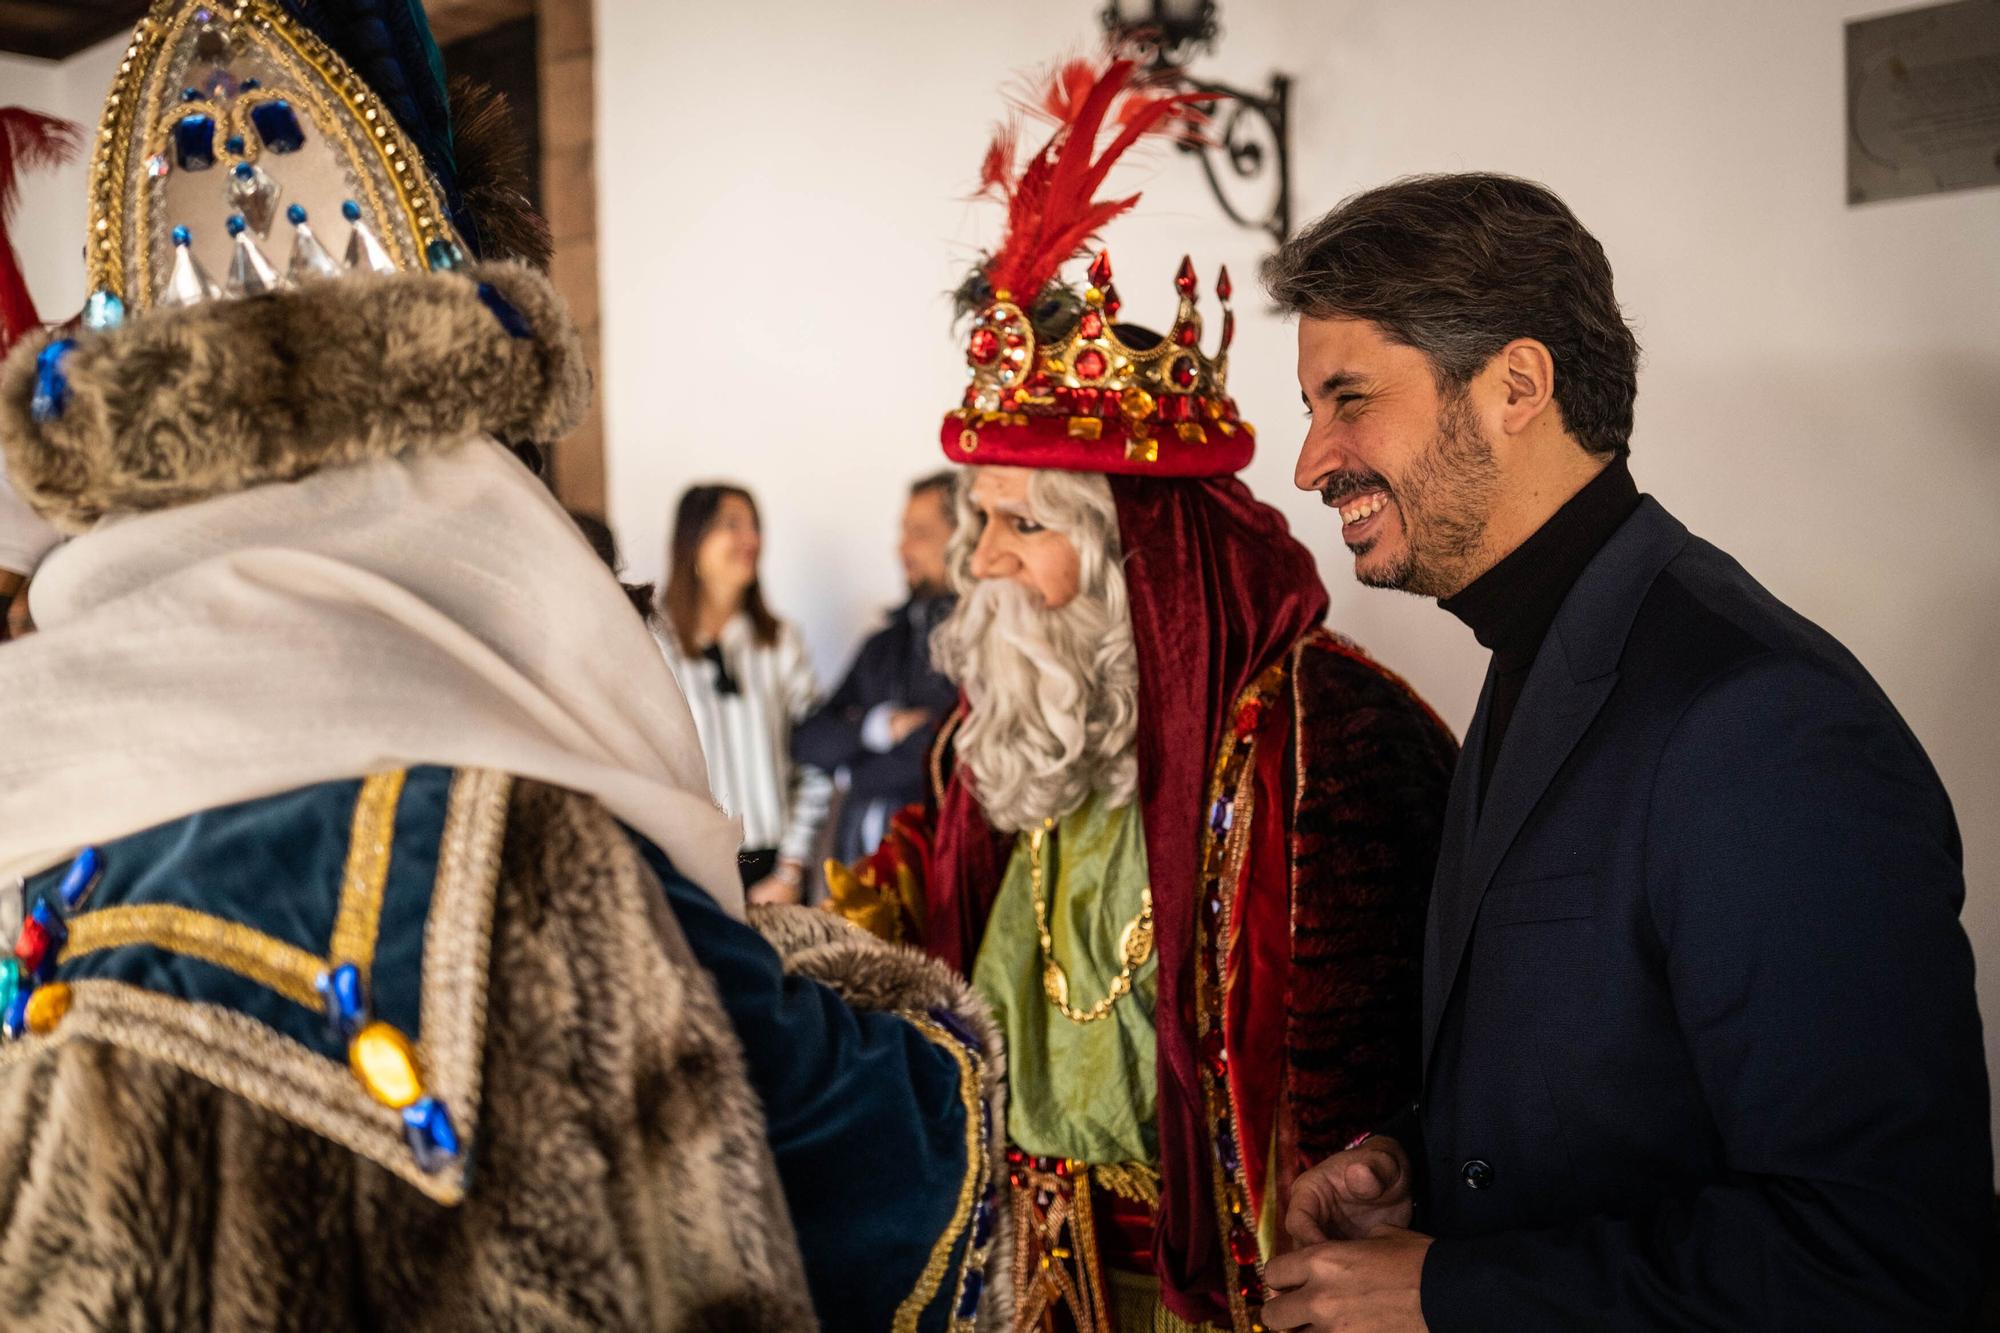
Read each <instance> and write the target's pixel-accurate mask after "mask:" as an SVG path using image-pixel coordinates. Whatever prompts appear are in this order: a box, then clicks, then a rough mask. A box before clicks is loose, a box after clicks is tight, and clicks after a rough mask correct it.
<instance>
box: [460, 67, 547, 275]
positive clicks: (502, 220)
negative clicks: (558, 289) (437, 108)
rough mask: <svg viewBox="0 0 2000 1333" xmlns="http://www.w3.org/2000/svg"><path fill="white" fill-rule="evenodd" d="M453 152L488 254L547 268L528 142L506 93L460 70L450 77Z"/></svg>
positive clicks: (543, 221)
mask: <svg viewBox="0 0 2000 1333" xmlns="http://www.w3.org/2000/svg"><path fill="white" fill-rule="evenodd" d="M451 123H452V142H453V148H454V152H453V156H454V158H455V159H456V161H457V164H458V188H459V193H460V194H461V195H463V196H464V199H465V205H466V208H467V209H468V210H469V211H470V212H471V213H472V215H473V216H474V217H475V218H477V219H478V220H479V235H480V239H481V241H482V242H483V243H484V245H485V258H487V259H518V260H520V261H521V262H523V263H526V264H532V265H534V266H535V267H536V268H539V269H543V270H546V269H547V268H548V266H549V260H550V258H551V256H552V255H553V253H554V249H555V247H554V244H553V242H552V240H551V239H550V236H549V224H548V220H547V219H546V218H544V217H543V216H542V215H541V214H540V213H539V212H537V211H536V210H535V205H534V203H533V202H532V200H531V194H530V182H531V179H532V178H531V177H530V175H529V172H530V171H532V170H533V169H534V164H532V163H530V162H529V161H528V145H527V143H526V142H525V141H524V140H523V139H522V138H521V134H520V131H519V130H518V129H517V128H516V127H515V122H514V117H513V114H512V111H511V108H510V107H509V106H508V104H507V98H506V95H505V94H504V93H501V92H499V91H498V90H496V89H494V88H490V87H488V86H487V85H485V84H483V83H481V82H479V81H478V80H477V79H473V78H468V77H467V76H465V75H463V74H460V75H456V76H454V77H453V78H452V80H451Z"/></svg>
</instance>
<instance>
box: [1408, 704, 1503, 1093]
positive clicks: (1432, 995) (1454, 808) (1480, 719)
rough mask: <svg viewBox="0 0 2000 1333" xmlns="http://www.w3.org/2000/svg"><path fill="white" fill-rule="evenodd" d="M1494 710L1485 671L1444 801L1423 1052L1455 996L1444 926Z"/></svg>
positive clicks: (1468, 837) (1471, 827) (1467, 854)
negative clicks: (1444, 945) (1446, 957)
mask: <svg viewBox="0 0 2000 1333" xmlns="http://www.w3.org/2000/svg"><path fill="white" fill-rule="evenodd" d="M1492 707H1493V669H1492V667H1491V665H1489V666H1488V667H1487V669H1486V683H1485V685H1484V686H1483V687H1481V689H1480V691H1479V706H1478V707H1477V708H1475V709H1473V711H1472V723H1471V725H1470V726H1468V727H1467V728H1466V732H1465V743H1464V744H1463V745H1462V746H1460V747H1459V752H1458V767H1457V768H1456V769H1455V770H1453V772H1452V777H1451V796H1450V798H1449V799H1448V800H1447V801H1446V802H1445V808H1444V836H1443V838H1442V839H1441V840H1440V842H1439V845H1438V861H1437V873H1436V874H1435V876H1433V878H1432V880H1431V906H1430V912H1429V913H1428V916H1427V919H1426V922H1425V929H1424V1033H1425V1039H1424V1051H1425V1053H1426V1055H1428V1053H1429V1051H1430V1034H1431V1033H1433V1032H1435V1031H1436V1029H1437V1019H1438V1016H1439V1015H1441V1014H1442V1013H1443V1012H1444V1002H1445V997H1446V996H1447V995H1448V994H1450V992H1451V977H1450V975H1449V974H1448V973H1446V972H1445V971H1444V961H1443V956H1442V955H1443V950H1442V948H1441V944H1440V942H1441V941H1442V940H1443V939H1444V938H1445V937H1446V936H1448V935H1451V934H1454V933H1455V931H1454V930H1449V929H1447V928H1446V925H1445V922H1446V919H1447V918H1448V917H1450V916H1451V915H1452V907H1453V902H1454V899H1455V898H1456V896H1457V886H1458V885H1459V884H1460V883H1461V882H1462V881H1463V880H1464V878H1465V867H1466V863H1467V862H1468V861H1470V860H1471V858H1472V844H1473V838H1474V836H1475V835H1476V833H1477V832H1478V828H1479V770H1480V767H1481V765H1482V764H1483V763H1484V762H1485V749H1486V728H1487V716H1488V714H1489V713H1490V712H1491V710H1492Z"/></svg>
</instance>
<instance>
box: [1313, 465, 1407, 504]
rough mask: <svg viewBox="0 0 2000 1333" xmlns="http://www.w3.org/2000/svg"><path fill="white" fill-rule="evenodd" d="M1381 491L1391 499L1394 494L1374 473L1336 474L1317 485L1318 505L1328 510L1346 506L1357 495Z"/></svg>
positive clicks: (1387, 484) (1386, 483)
mask: <svg viewBox="0 0 2000 1333" xmlns="http://www.w3.org/2000/svg"><path fill="white" fill-rule="evenodd" d="M1370 491H1381V492H1383V493H1385V494H1386V495H1388V496H1389V497H1390V498H1391V499H1394V498H1395V495H1396V492H1395V491H1394V489H1392V488H1391V487H1390V485H1389V483H1388V482H1386V481H1384V480H1382V478H1381V476H1380V475H1379V474H1377V473H1374V472H1336V473H1334V474H1333V475H1332V476H1330V477H1328V478H1327V479H1326V480H1324V481H1322V482H1321V483H1320V484H1319V499H1320V503H1321V504H1323V505H1325V506H1327V507H1328V508H1329V509H1332V508H1337V507H1338V506H1340V505H1344V504H1346V503H1347V502H1348V501H1349V500H1352V499H1353V498H1354V497H1355V496H1357V495H1366V494H1368V492H1370Z"/></svg>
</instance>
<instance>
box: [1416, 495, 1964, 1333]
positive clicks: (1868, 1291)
mask: <svg viewBox="0 0 2000 1333" xmlns="http://www.w3.org/2000/svg"><path fill="white" fill-rule="evenodd" d="M1487 688H1488V693H1489V695H1490V691H1491V688H1492V687H1491V680H1490V679H1489V681H1488V687H1487ZM1486 709H1487V700H1486V699H1484V698H1482V700H1481V703H1480V709H1479V712H1478V715H1477V716H1476V718H1475V720H1474V722H1473V724H1472V728H1471V731H1470V733H1469V738H1470V739H1469V743H1468V744H1467V745H1466V748H1465V752H1464V754H1463V755H1462V757H1461V759H1460V761H1459V766H1458V773H1457V778H1456V782H1455V786H1454V789H1453V793H1452V797H1451V804H1450V807H1449V809H1448V811H1447V813H1446V822H1445V840H1444V847H1443V850H1442V852H1441V855H1440V859H1439V864H1438V873H1437V881H1436V885H1435V889H1434V891H1433V895H1432V899H1431V916H1430V921H1429V927H1428V934H1427V940H1426V946H1425V959H1424V962H1425V978H1424V1036H1423V1039H1424V1059H1425V1068H1426V1079H1425V1088H1424V1094H1423V1099H1422V1101H1421V1103H1420V1106H1419V1108H1418V1115H1417V1117H1416V1119H1417V1121H1418V1123H1419V1124H1420V1127H1421V1128H1420V1133H1419V1134H1418V1135H1417V1138H1418V1142H1417V1143H1415V1144H1412V1145H1411V1147H1412V1149H1413V1156H1414V1157H1415V1158H1416V1160H1417V1163H1418V1185H1419V1195H1418V1197H1419V1212H1418V1225H1419V1226H1420V1227H1423V1228H1425V1229H1426V1230H1428V1231H1430V1232H1431V1233H1432V1234H1434V1235H1436V1236H1437V1237H1439V1239H1438V1241H1437V1242H1436V1243H1435V1244H1434V1245H1433V1246H1432V1248H1431V1250H1430V1252H1429V1254H1428V1256H1427V1258H1426V1261H1425V1265H1424V1274H1423V1303H1424V1312H1425V1316H1426V1318H1427V1319H1428V1321H1429V1323H1430V1326H1431V1327H1432V1328H1433V1329H1434V1330H1439V1331H1440V1333H1449V1331H1450V1330H1456V1329H1486V1328H1496V1329H1507V1330H1510V1333H1511V1331H1516V1330H1527V1329H1536V1330H1540V1329H1551V1328H1579V1329H1582V1328H1589V1329H1603V1328H1649V1329H1651V1328H1657V1329H1686V1328H1735V1329H1760V1330H1762V1329H1791V1328H1801V1329H1803V1328H1811V1329H1831V1328H1868V1329H1913V1328H1937V1327H1953V1326H1959V1325H1962V1324H1963V1323H1964V1322H1965V1321H1966V1320H1967V1319H1968V1318H1969V1312H1970V1310H1971V1307H1972V1305H1973V1302H1974V1301H1975V1299H1976V1297H1977V1293H1978V1287H1979V1281H1980V1256H1981V1252H1982V1245H1983V1241H1984V1237H1985V1231H1986V1228H1987V1226H1988V1210H1989V1208H1990V1206H1991V1198H1992V1195H1991V1187H1992V1179H1993V1177H1992V1157H1991V1143H1990V1135H1989V1128H1988V1120H1987V1087H1986V1070H1985V1063H1984V1056H1983V1051H1982V1044H1981V1037H1980V1022H1979V1013H1978V1009H1977V1007H1976V1004H1975V999H1974V993H1973V963H1972V953H1971V949H1970V947H1969V946H1968V944H1967V941H1966V938H1965V934H1964V932H1963V931H1962V930H1961V928H1960V926H1959V922H1958V912H1959V907H1960V904H1961V902H1962V900H1963V898H1964V880H1963V876H1962V873H1961V865H1960V847H1959V836H1958V829H1957V825H1956V823H1955V822H1954V820H1953V816H1952V811H1951V805H1950V802H1949V800H1948V799H1947V797H1946V795H1945V792H1944V788H1943V787H1942V785H1941V784H1940V783H1939V781H1938V777H1937V774H1936V772H1935V771H1934V770H1933V769H1932V767H1931V764H1930V762H1929V760H1928V759H1927V758H1926V757H1925V755H1924V752H1923V749H1922V748H1921V747H1920V746H1919V745H1918V743H1917V740H1916V738H1915V736H1913V735H1912V734H1911V733H1910V730H1909V728H1908V727H1907V726H1905V725H1904V723H1903V721H1902V719H1901V717H1899V716H1898V715H1897V712H1896V710H1895V708H1894V706H1893V705H1892V704H1891V703H1890V702H1889V700H1888V698H1887V697H1885V696H1884V695H1883V693H1882V691H1881V689H1880V688H1879V687H1878V686H1877V685H1876V684H1875V682H1874V681H1873V680H1872V679H1870V678H1869V676H1868V674H1867V672H1866V671H1864V670H1863V669H1862V667H1861V665H1860V664H1859V663H1858V662H1856V661H1855V659H1854V658H1853V656H1852V655H1850V654H1849V653H1848V652H1847V651H1846V650H1845V649H1844V648H1842V647H1841V646H1840V644H1839V643H1837V642H1836V641H1835V640H1834V639H1833V638H1832V637H1831V636H1829V635H1828V634H1826V633H1825V632H1824V631H1822V630H1820V629H1819V628H1817V627H1816V626H1814V625H1812V624H1811V623H1810V622H1808V621H1807V620H1805V619H1804V618H1803V617H1801V616H1799V615H1798V614H1797V613H1795V612H1793V611H1791V610H1790V609H1789V608H1787V607H1786V606H1784V605H1783V604H1782V603H1781V602H1779V601H1778V600H1777V599H1776V598H1774V597H1773V596H1772V595H1771V594H1770V593H1768V592H1767V591H1765V590H1764V589H1763V588H1762V587H1761V586H1759V585H1758V583H1757V582H1756V581H1755V580H1754V579H1752V578H1751V577H1750V576H1749V575H1748V574H1747V573H1745V572H1744V571H1743V569H1742V567H1741V566H1739V565H1738V564H1736V562H1735V561H1733V560H1731V559H1730V558H1729V557H1728V556H1726V555H1724V554H1723V553H1722V552H1721V551H1718V550H1717V549H1716V548H1714V547H1713V546H1710V545H1709V544H1708V543H1706V542H1704V541H1701V540H1700V539H1698V538H1695V537H1692V536H1690V535H1689V534H1688V532H1687V529H1686V528H1684V527H1682V526H1681V525H1680V523H1678V522H1677V521H1675V520H1674V518H1673V517H1672V516H1671V515H1669V514H1668V513H1667V512H1666V511H1665V510H1664V509H1662V508H1661V507H1660V506H1659V504H1658V503H1656V502H1655V501H1653V500H1651V499H1650V498H1649V499H1646V500H1644V501H1643V502H1642V503H1641V505H1640V507H1639V509H1638V510H1637V511H1636V512H1635V513H1634V514H1633V515H1632V517H1631V518H1630V519H1629V520H1627V521H1626V523H1625V524H1624V525H1623V526H1622V527H1621V528H1620V529H1619V530H1618V532H1617V533H1616V534H1615V535H1614V536H1613V537H1612V538H1611V540H1610V541H1609V542H1608V543H1607V544H1606V546H1605V547H1604V549H1603V550H1602V551H1601V552H1599V554H1598V555H1597V556H1596V557H1595V558H1594V559H1593V561H1592V562H1591V564H1590V565H1589V566H1588V568H1587V569H1586V570H1585V571H1584V573H1583V575H1582V577H1581V578H1580V579H1579V580H1578V582H1577V584H1576V586H1575V588H1574V589H1573V590H1572V591H1571V592H1570V594H1569V597H1568V598H1567V600H1566V601H1565V602H1564V604H1563V607H1562V610H1561V612H1560V613H1559V615H1558V616H1557V618H1556V621H1555V624H1554V626H1553V628H1552V629H1551V630H1550V632H1549V635H1548V638H1547V640H1546V641H1545V642H1544V644H1543V645H1542V648H1541V652H1540V654H1539V656H1538V657H1537V658H1536V661H1535V664H1534V667H1533V669H1532V671H1531V672H1530V675H1529V677H1528V681H1527V683H1526V685H1525V686H1524V688H1523V692H1522V695H1521V699H1520V703H1519V706H1518V709H1517V711H1516V712H1515V714H1514V717H1513V721H1512V724H1511V726H1510V727H1509V729H1508V731H1507V733H1506V739H1505V742H1504V744H1503V746H1502V748H1501V752H1500V755H1499V759H1498V765H1497V767H1496V769H1495V771H1494V773H1493V777H1492V781H1491V786H1490V788H1489V790H1488V791H1487V793H1486V796H1485V799H1484V801H1483V802H1482V801H1481V800H1480V798H1479V794H1478V786H1479V784H1478V774H1479V771H1480V748H1481V746H1482V744H1483V743H1484V742H1483V738H1484V735H1485V731H1486V725H1485V723H1486Z"/></svg>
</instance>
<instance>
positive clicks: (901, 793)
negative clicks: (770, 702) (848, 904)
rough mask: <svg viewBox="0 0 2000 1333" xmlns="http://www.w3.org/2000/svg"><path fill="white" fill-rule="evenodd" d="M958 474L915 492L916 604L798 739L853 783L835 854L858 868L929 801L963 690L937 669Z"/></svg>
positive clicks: (907, 554)
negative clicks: (938, 739)
mask: <svg viewBox="0 0 2000 1333" xmlns="http://www.w3.org/2000/svg"><path fill="white" fill-rule="evenodd" d="M952 483H953V478H952V474H951V473H949V472H939V473H934V474H932V475H931V476H928V477H925V478H923V479H922V480H921V481H918V482H917V483H916V484H915V485H913V486H911V487H910V501H909V503H908V504H907V505H906V506H904V509H903V538H902V542H901V543H900V544H899V545H898V546H897V548H896V553H897V555H898V556H899V557H900V558H901V559H902V562H903V576H904V577H905V578H906V579H907V580H908V581H909V588H910V598H909V600H908V601H906V602H904V603H903V604H902V605H901V606H899V607H897V608H896V609H895V610H893V611H891V612H890V613H889V623H888V624H887V625H884V626H883V627H882V628H881V629H879V630H877V631H876V632H875V633H874V634H873V635H871V636H870V637H869V639H868V641H867V642H866V643H864V644H862V645H861V651H860V653H859V654H857V655H856V657H855V659H854V666H853V667H852V668H851V669H849V671H848V673H847V678H846V679H845V680H843V681H841V682H840V688H839V689H837V690H835V691H834V692H833V696H832V697H831V698H829V699H828V700H827V701H826V702H825V703H824V704H822V705H821V706H820V707H819V709H818V710H817V711H816V712H814V713H813V714H812V716H810V717H808V718H807V719H806V720H805V721H804V722H803V723H802V724H800V726H799V728H798V729H797V730H796V731H794V732H793V733H792V757H793V758H794V759H796V760H798V761H799V762H800V763H802V764H810V765H812V766H813V767H815V768H818V769H820V770H822V771H823V772H828V773H832V772H836V771H842V772H845V773H846V775H847V778H846V781H847V799H846V802H845V803H844V804H843V805H842V806H841V810H840V822H839V825H838V827H837V829H836V830H835V834H834V855H836V856H837V857H839V858H840V859H841V860H843V861H852V860H855V859H856V858H858V857H862V856H865V855H867V854H868V853H869V852H871V851H873V850H875V848H876V846H877V845H878V844H879V843H880V842H881V841H882V835H883V834H884V833H885V832H886V831H887V830H888V827H889V816H890V815H892V814H894V813H895V812H896V811H897V810H900V809H901V808H902V807H904V806H906V805H908V804H910V803H911V802H913V801H920V800H922V799H923V794H924V754H925V752H926V751H928V750H929V749H930V744H931V740H932V738H933V737H935V736H936V734H937V726H938V723H939V721H941V720H942V719H943V717H944V715H945V714H946V713H948V712H950V711H951V708H952V705H953V704H955V703H957V702H958V690H957V688H956V687H955V686H953V685H952V683H951V682H950V681H949V680H946V679H945V678H944V677H943V676H942V675H940V674H939V673H938V672H937V670H936V669H935V668H934V667H933V666H932V665H931V648H930V644H931V631H932V630H933V629H934V628H936V627H937V626H938V625H939V624H940V623H941V622H942V621H943V620H944V619H945V617H946V616H948V615H950V614H951V609H952V606H953V604H954V603H955V601H956V599H955V598H954V597H953V596H952V593H951V588H950V584H949V582H948V580H947V578H946V574H945V548H946V546H947V545H949V544H950V542H951V534H952V529H953V523H954V516H955V511H954V507H953V500H952Z"/></svg>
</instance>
